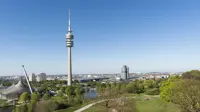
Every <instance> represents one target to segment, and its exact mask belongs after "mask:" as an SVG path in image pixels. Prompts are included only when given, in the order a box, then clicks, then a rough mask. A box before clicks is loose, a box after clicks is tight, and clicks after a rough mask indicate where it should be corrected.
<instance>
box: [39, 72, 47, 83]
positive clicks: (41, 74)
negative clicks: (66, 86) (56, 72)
mask: <svg viewBox="0 0 200 112" xmlns="http://www.w3.org/2000/svg"><path fill="white" fill-rule="evenodd" d="M46 77H47V75H46V74H45V73H40V74H38V75H37V77H36V80H37V82H40V81H46Z"/></svg>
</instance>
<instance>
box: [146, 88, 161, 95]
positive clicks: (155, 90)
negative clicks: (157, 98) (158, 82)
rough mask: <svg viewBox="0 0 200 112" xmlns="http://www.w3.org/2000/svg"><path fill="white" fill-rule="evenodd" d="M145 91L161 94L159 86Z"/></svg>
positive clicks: (148, 93)
mask: <svg viewBox="0 0 200 112" xmlns="http://www.w3.org/2000/svg"><path fill="white" fill-rule="evenodd" d="M145 93H146V94H147V95H159V94H160V91H159V89H158V88H153V89H148V90H147V91H146V92H145Z"/></svg>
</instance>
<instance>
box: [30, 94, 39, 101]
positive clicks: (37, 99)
mask: <svg viewBox="0 0 200 112" xmlns="http://www.w3.org/2000/svg"><path fill="white" fill-rule="evenodd" d="M39 100H40V94H39V93H37V94H36V93H33V94H31V101H36V102H37V101H39Z"/></svg>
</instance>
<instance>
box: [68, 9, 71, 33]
mask: <svg viewBox="0 0 200 112" xmlns="http://www.w3.org/2000/svg"><path fill="white" fill-rule="evenodd" d="M68 32H71V23H70V9H69V26H68Z"/></svg>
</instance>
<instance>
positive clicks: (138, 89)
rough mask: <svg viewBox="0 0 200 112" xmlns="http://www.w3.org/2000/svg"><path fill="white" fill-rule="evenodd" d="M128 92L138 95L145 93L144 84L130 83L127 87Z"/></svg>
mask: <svg viewBox="0 0 200 112" xmlns="http://www.w3.org/2000/svg"><path fill="white" fill-rule="evenodd" d="M126 91H127V92H128V93H136V94H139V93H143V92H144V85H143V83H140V82H139V81H135V82H130V83H129V84H128V85H127V87H126Z"/></svg>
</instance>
